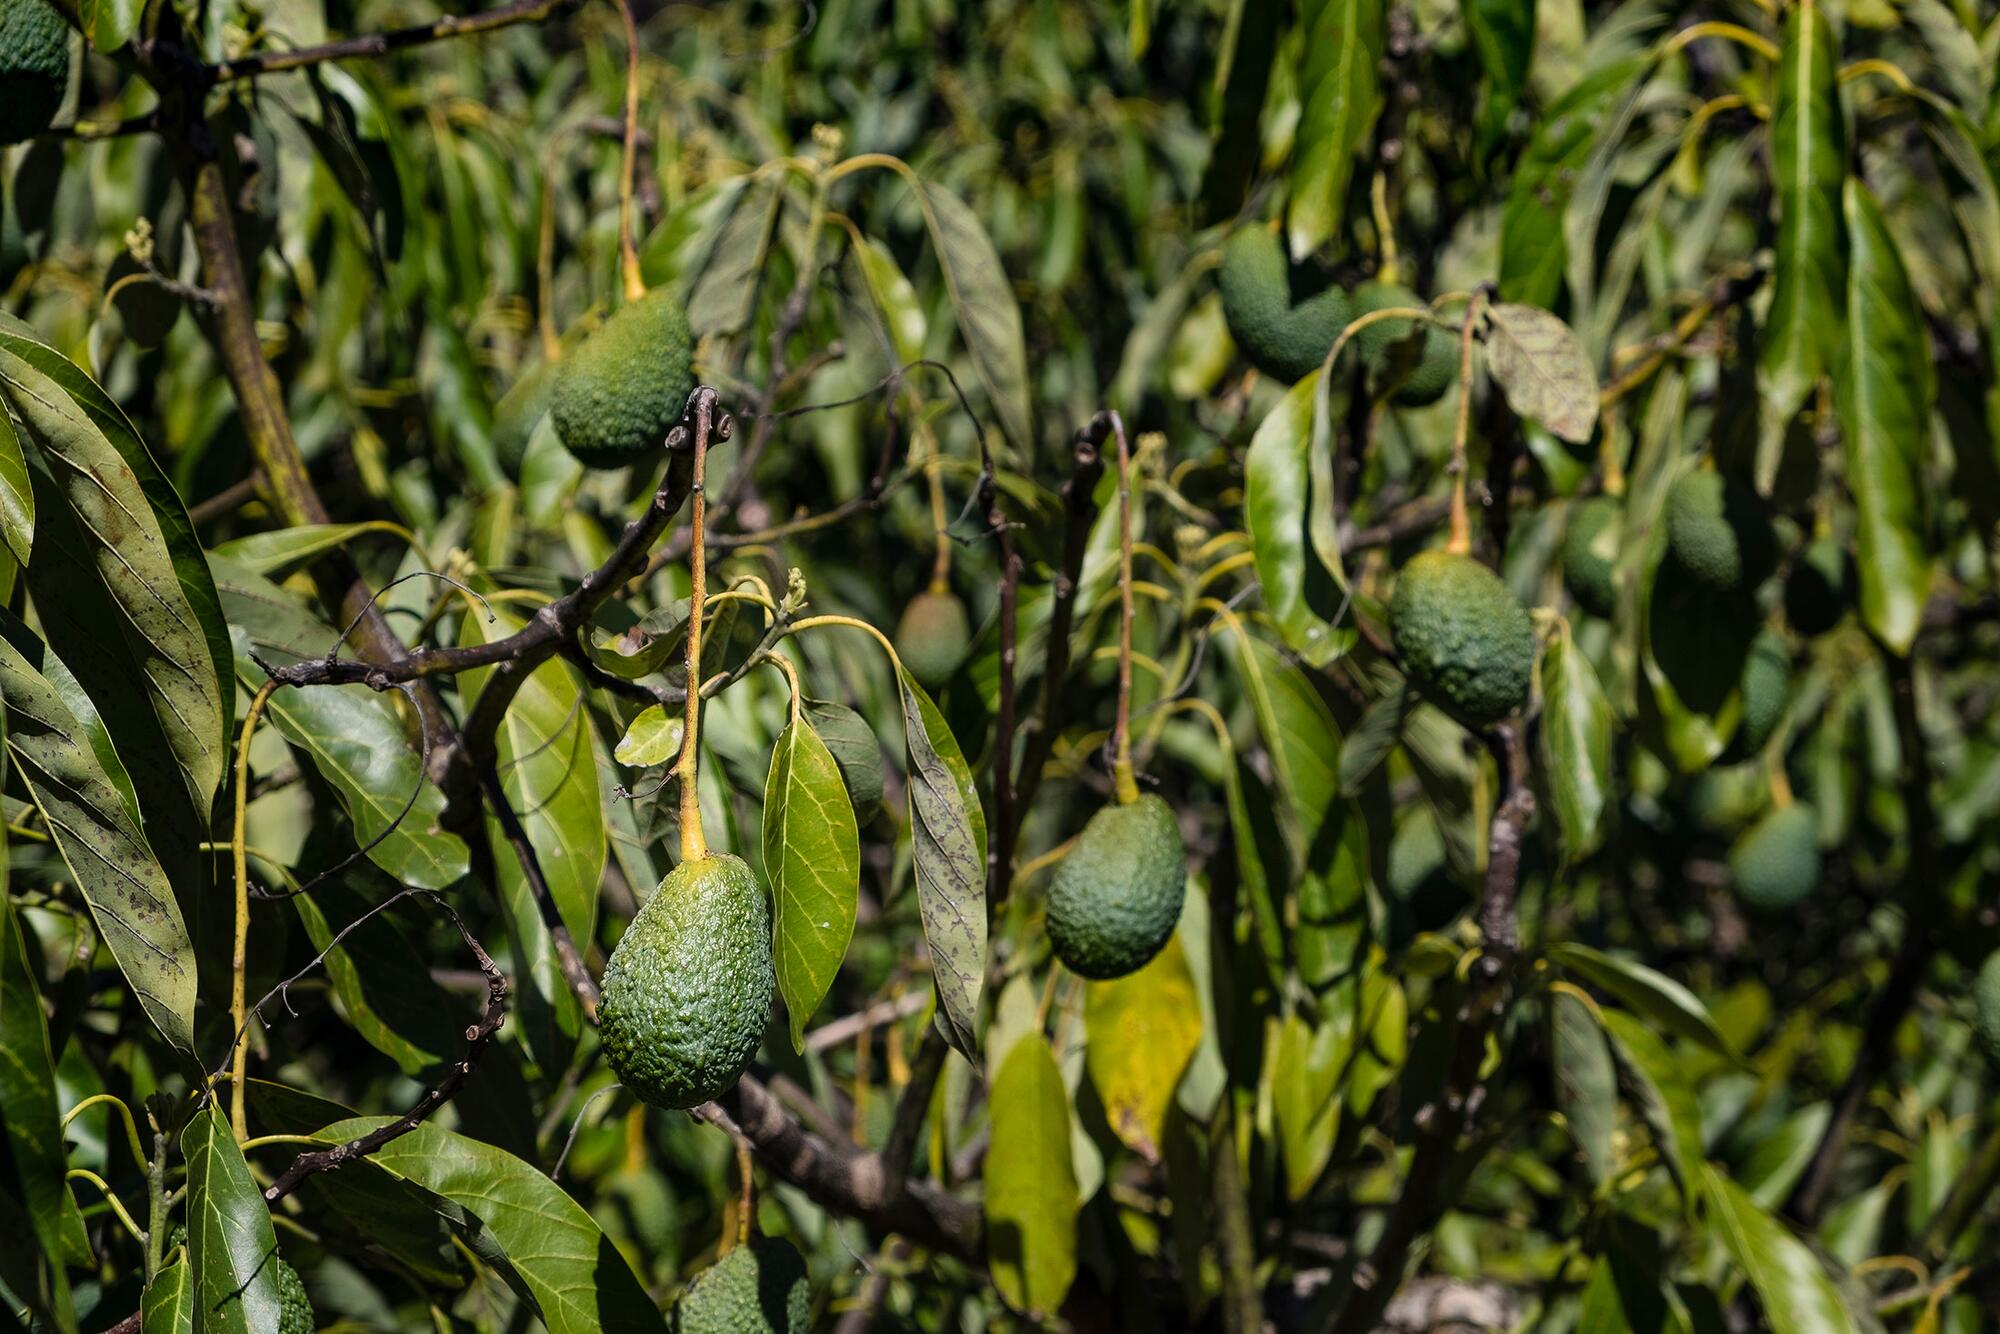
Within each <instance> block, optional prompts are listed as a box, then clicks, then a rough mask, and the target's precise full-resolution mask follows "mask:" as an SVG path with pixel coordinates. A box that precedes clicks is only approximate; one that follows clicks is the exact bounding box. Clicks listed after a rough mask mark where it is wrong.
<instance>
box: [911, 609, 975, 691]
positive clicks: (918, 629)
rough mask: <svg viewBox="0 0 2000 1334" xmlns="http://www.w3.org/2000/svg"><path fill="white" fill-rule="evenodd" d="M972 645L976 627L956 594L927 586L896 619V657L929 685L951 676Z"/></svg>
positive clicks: (936, 683)
mask: <svg viewBox="0 0 2000 1334" xmlns="http://www.w3.org/2000/svg"><path fill="white" fill-rule="evenodd" d="M971 647H972V626H971V624H970V622H969V621H968V620H967V619H966V615H965V604H964V603H963V602H960V601H959V600H958V598H957V596H956V595H954V594H952V593H950V592H945V591H938V590H933V589H926V590H925V591H924V592H921V593H919V594H917V595H916V596H915V597H913V598H911V599H910V605H909V606H907V607H905V608H903V618H902V619H901V620H900V621H898V622H896V656H897V657H898V658H900V659H902V662H903V665H904V666H905V667H907V668H909V669H910V674H911V675H912V676H914V677H916V678H917V680H918V681H920V682H922V683H923V684H924V685H927V686H938V685H942V684H943V683H944V682H946V681H948V680H950V679H951V674H952V673H953V672H955V671H957V670H958V665H959V664H960V663H962V662H964V661H965V654H966V651H967V650H968V649H970V648H971Z"/></svg>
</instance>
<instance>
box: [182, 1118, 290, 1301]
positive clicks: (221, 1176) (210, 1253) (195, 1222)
mask: <svg viewBox="0 0 2000 1334" xmlns="http://www.w3.org/2000/svg"><path fill="white" fill-rule="evenodd" d="M181 1154H182V1156H183V1157H184V1158H186V1159H187V1236H188V1264H189V1266H190V1268H191V1269H192V1271H193V1278H194V1299H195V1307H196V1310H197V1311H198V1313H199V1319H198V1320H197V1322H196V1323H197V1324H198V1325H199V1326H200V1328H201V1329H202V1330H203V1331H204V1334H239V1332H240V1334H255V1332H257V1331H264V1330H273V1329H277V1328H278V1309H279V1308H278V1269H277V1265H276V1263H275V1262H276V1260H277V1259H278V1237H277V1233H276V1232H274V1231H273V1230H272V1228H271V1215H270V1213H269V1212H268V1211H267V1210H266V1208H265V1206H264V1196H263V1194H262V1192H260V1191H259V1190H258V1189H257V1183H256V1182H255V1181H253V1180H251V1179H250V1165H249V1164H248V1163H246V1162H244V1161H243V1150H241V1149H239V1148H237V1147H236V1140H235V1137H234V1136H232V1135H231V1134H230V1133H229V1123H228V1122H227V1121H226V1120H224V1119H223V1115H222V1109H221V1107H219V1106H218V1105H217V1104H215V1103H214V1102H210V1103H209V1104H208V1105H207V1106H206V1107H204V1108H202V1109H201V1110H200V1111H198V1112H196V1113H195V1114H194V1119H193V1120H191V1121H189V1122H188V1124H187V1127H186V1128H185V1129H184V1130H182V1131H181Z"/></svg>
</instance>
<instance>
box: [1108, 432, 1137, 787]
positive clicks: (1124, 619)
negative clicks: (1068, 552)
mask: <svg viewBox="0 0 2000 1334" xmlns="http://www.w3.org/2000/svg"><path fill="white" fill-rule="evenodd" d="M1111 434H1112V435H1113V437H1115V438H1116V439H1117V441H1118V716H1117V721H1115V722H1114V723H1113V724H1112V727H1111V756H1112V759H1111V777H1112V782H1113V783H1114V784H1115V785H1116V787H1117V789H1118V800H1119V801H1120V802H1121V803H1125V804H1129V803H1131V802H1134V801H1137V800H1138V799H1139V783H1138V780H1137V779H1136V778H1135V777H1133V774H1132V446H1131V444H1130V443H1129V442H1128V441H1127V440H1126V438H1125V422H1124V419H1123V418H1121V417H1120V416H1119V415H1118V414H1117V413H1116V412H1113V413H1112V414H1111Z"/></svg>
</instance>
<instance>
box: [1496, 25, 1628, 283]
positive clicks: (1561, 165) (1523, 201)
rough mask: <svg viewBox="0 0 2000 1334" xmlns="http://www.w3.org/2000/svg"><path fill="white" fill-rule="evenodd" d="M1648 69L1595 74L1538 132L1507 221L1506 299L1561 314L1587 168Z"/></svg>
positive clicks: (1503, 231) (1503, 236)
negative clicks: (1569, 217) (1574, 210)
mask: <svg viewBox="0 0 2000 1334" xmlns="http://www.w3.org/2000/svg"><path fill="white" fill-rule="evenodd" d="M1643 69H1644V62H1643V61H1642V60H1640V59H1638V58H1636V57H1634V58H1629V59H1625V60H1619V61H1614V62H1613V63H1611V64H1609V65H1606V66H1604V67H1603V68H1601V69H1598V70H1595V71H1593V72H1592V73H1591V74H1590V75H1588V76H1587V77H1585V78H1584V79H1583V80H1582V81H1581V82H1579V83H1578V84H1577V85H1576V86H1575V87H1574V88H1571V89H1570V90H1569V91H1568V92H1567V93H1564V94H1563V95H1562V97H1561V98H1559V99H1557V101H1556V103H1555V105H1553V106H1551V107H1550V108H1549V109H1548V111H1547V113H1546V114H1544V115H1543V117H1542V120H1541V123H1540V124H1539V125H1537V126H1536V128H1535V136H1534V138H1533V139H1532V140H1530V141H1529V143H1528V151H1527V152H1526V153H1525V154H1524V155H1522V158H1521V162H1520V165H1519V166H1518V167H1516V168H1515V170H1514V182H1513V185H1512V186H1511V187H1510V188H1509V190H1508V194H1507V203H1506V206H1505V208H1504V209H1503V210H1502V212H1501V214H1500V295H1501V296H1502V297H1504V298H1505V299H1507V300H1508V301H1516V302H1520V303H1522V304H1525V305H1530V306H1542V307H1545V308H1549V307H1554V305H1555V304H1556V301H1557V300H1558V299H1559V298H1560V297H1561V296H1562V287H1563V274H1564V271H1565V270H1566V269H1567V268H1568V265H1569V248H1568V243H1567V242H1566V241H1565V240H1564V234H1563V215H1564V214H1565V213H1566V212H1567V210H1568V208H1569V202H1570V199H1571V198H1572V197H1573V196H1574V194H1575V192H1576V182H1577V178H1578V176H1579V175H1580V174H1581V173H1582V171H1583V168H1584V164H1585V163H1587V162H1589V161H1590V158H1591V155H1592V154H1593V153H1594V152H1595V151H1596V150H1597V148H1598V145H1599V143H1600V142H1601V141H1602V140H1604V139H1606V138H1608V137H1609V136H1610V135H1611V134H1613V133H1614V132H1618V131H1622V129H1623V127H1624V124H1625V120H1626V116H1627V114H1628V113H1629V110H1630V107H1631V104H1632V101H1633V99H1634V98H1636V97H1637V95H1638V91H1639V85H1640V83H1642V82H1643V80H1641V79H1640V78H1639V77H1638V76H1639V74H1640V73H1641V71H1642V70H1643Z"/></svg>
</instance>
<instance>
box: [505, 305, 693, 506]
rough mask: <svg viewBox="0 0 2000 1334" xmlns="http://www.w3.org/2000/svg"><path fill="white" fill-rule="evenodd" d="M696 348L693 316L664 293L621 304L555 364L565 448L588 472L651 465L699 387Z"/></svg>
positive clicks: (555, 396)
mask: <svg viewBox="0 0 2000 1334" xmlns="http://www.w3.org/2000/svg"><path fill="white" fill-rule="evenodd" d="M693 350H694V335H693V334H692V332H690V331H689V329H688V322H687V314H686V313H685V312H684V311H682V309H681V303H680V302H679V301H676V300H675V299H674V296H673V294H672V293H671V292H670V291H668V290H667V289H666V288H664V287H659V288H655V289H653V290H652V291H650V292H648V293H646V295H644V296H642V297H640V298H639V299H638V300H637V301H633V302H629V303H627V304H626V305H623V306H620V307H619V308H618V310H617V311H616V312H615V313H614V314H613V315H612V316H611V318H610V319H608V320H606V321H604V323H603V324H602V325H600V326H598V328H597V330H596V331H595V332H594V333H592V334H591V335H590V336H589V337H588V338H586V339H584V340H583V342H582V343H581V344H579V345H578V346H577V348H576V349H575V350H574V351H572V352H570V353H569V355H567V356H565V357H564V358H563V359H562V360H561V361H559V362H557V363H556V376H555V387H554V389H553V390H552V391H551V393H550V396H549V411H550V412H551V413H553V414H554V417H555V424H556V434H557V435H558V436H559V437H561V439H562V442H563V445H564V447H565V448H567V449H568V450H569V452H570V453H572V454H574V455H575V456H576V458H577V461H578V462H579V463H582V464H583V465H584V466H585V467H587V468H619V467H623V466H624V465H626V464H628V463H644V462H646V461H648V460H650V459H651V458H652V457H653V456H654V455H655V454H657V453H658V452H659V450H660V449H661V447H662V446H663V445H665V443H666V439H667V431H668V430H669V429H670V428H671V427H672V426H673V424H674V423H675V422H677V421H679V420H680V416H681V409H682V408H684V407H686V406H687V397H688V394H689V393H690V392H692V391H693V389H694V375H693V371H692V369H691V358H692V356H693ZM530 425H531V426H532V425H533V423H530Z"/></svg>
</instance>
